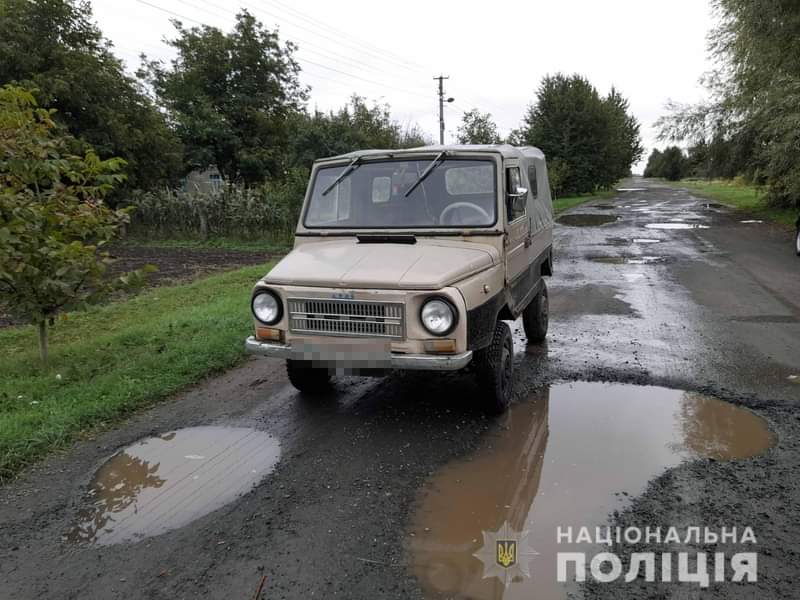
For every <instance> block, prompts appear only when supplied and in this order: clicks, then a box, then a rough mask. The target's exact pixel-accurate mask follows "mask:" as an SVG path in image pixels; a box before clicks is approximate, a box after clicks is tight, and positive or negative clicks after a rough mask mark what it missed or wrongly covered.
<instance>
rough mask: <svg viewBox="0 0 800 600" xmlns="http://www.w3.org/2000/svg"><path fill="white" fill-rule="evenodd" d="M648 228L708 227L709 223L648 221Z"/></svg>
mask: <svg viewBox="0 0 800 600" xmlns="http://www.w3.org/2000/svg"><path fill="white" fill-rule="evenodd" d="M645 227H647V228H648V229H708V225H702V224H701V223H682V222H673V223H648V224H647V225H645Z"/></svg>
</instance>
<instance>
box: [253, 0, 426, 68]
mask: <svg viewBox="0 0 800 600" xmlns="http://www.w3.org/2000/svg"><path fill="white" fill-rule="evenodd" d="M264 1H266V2H267V4H273V5H277V6H280V7H281V8H283V9H284V10H288V11H290V12H292V13H294V14H296V15H298V17H299V18H301V19H303V20H304V21H306V22H309V23H313V24H316V26H317V27H319V28H322V29H326V30H328V31H331V32H333V33H336V34H338V35H340V36H344V37H346V38H348V39H350V40H352V41H353V42H355V43H356V44H358V45H359V46H362V47H364V48H373V49H375V50H377V51H378V52H381V53H383V54H386V55H389V56H394V57H395V58H397V59H399V60H400V61H401V62H404V63H405V64H407V65H416V68H418V69H419V70H420V71H419V72H423V71H422V70H421V69H423V66H422V65H420V64H419V63H415V62H414V61H410V60H408V59H407V58H405V57H403V56H400V55H399V54H395V53H393V52H390V51H388V50H386V49H384V48H380V47H379V46H376V45H374V44H370V43H368V42H365V41H363V40H361V39H359V38H357V37H355V36H353V35H351V34H349V33H348V32H346V31H343V30H341V29H338V28H336V27H332V26H331V25H328V24H327V23H325V22H323V21H320V20H319V19H316V18H314V17H312V16H310V15H308V14H306V13H304V12H302V11H300V10H297V9H295V8H293V7H291V6H289V5H287V4H285V3H283V2H281V1H280V0H264Z"/></svg>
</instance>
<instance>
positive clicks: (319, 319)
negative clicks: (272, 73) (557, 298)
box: [246, 145, 553, 411]
mask: <svg viewBox="0 0 800 600" xmlns="http://www.w3.org/2000/svg"><path fill="white" fill-rule="evenodd" d="M552 229H553V217H552V202H551V200H550V186H549V183H548V179H547V167H546V165H545V158H544V155H543V154H542V152H541V151H539V150H538V149H536V148H532V147H514V146H508V145H492V146H426V147H422V148H412V149H407V150H366V151H359V152H353V153H350V154H345V155H342V156H336V157H333V158H327V159H324V160H320V161H318V162H316V163H315V164H314V167H313V170H312V173H311V181H310V183H309V186H308V191H307V192H306V198H305V202H304V204H303V210H302V213H301V215H300V221H299V223H298V226H297V234H296V238H295V245H294V249H293V250H292V251H291V252H290V253H289V254H288V255H287V256H286V257H285V258H283V260H281V261H280V262H279V263H278V264H277V265H276V266H275V267H274V268H273V269H272V270H271V271H270V272H269V273H268V274H267V275H266V276H265V277H264V278H263V279H261V280H260V281H259V282H258V283H257V284H256V286H255V289H254V290H253V297H252V302H251V307H252V312H253V316H254V318H255V335H254V336H252V337H249V338H248V339H247V341H246V348H247V350H248V351H249V352H251V353H253V354H259V355H263V356H273V357H279V358H285V359H286V361H287V362H286V364H287V370H288V374H289V380H290V381H291V382H292V384H293V385H294V386H295V387H296V388H297V389H299V390H301V391H302V392H306V393H318V392H321V391H323V390H325V389H326V388H327V387H328V386H329V384H330V379H331V376H332V375H334V374H336V373H339V372H358V373H371V372H385V371H386V370H387V369H425V370H442V371H449V370H457V369H462V368H464V367H467V366H468V365H470V366H471V367H473V369H474V370H475V372H476V373H477V379H478V382H479V385H480V387H481V390H482V391H483V393H484V394H485V398H486V403H487V406H488V407H489V408H490V409H492V410H495V411H502V410H503V409H505V408H506V406H508V403H509V401H510V396H511V382H512V375H513V343H512V338H511V329H510V327H509V325H508V324H507V323H506V321H513V320H515V319H517V318H518V317H519V316H520V315H521V316H522V320H523V326H524V330H525V334H526V336H527V339H528V342H529V343H541V342H542V341H544V339H545V335H546V333H547V321H548V302H547V287H546V286H545V282H544V279H543V276H545V275H551V274H552V269H553V266H552V265H553V259H552V240H553V236H552Z"/></svg>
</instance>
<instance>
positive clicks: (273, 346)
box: [244, 336, 472, 371]
mask: <svg viewBox="0 0 800 600" xmlns="http://www.w3.org/2000/svg"><path fill="white" fill-rule="evenodd" d="M244 348H245V350H247V352H249V353H250V354H258V355H259V356H270V357H272V358H286V359H288V358H294V356H293V355H292V347H291V346H290V345H288V344H278V343H274V342H260V341H259V340H257V339H256V338H255V337H253V336H250V337H248V338H247V340H245V343H244ZM389 360H390V363H391V368H392V369H409V370H418V371H457V370H458V369H461V368H463V367H465V366H467V364H469V361H470V360H472V350H467V351H466V352H462V353H461V354H397V353H392V354H391V357H390V359H389Z"/></svg>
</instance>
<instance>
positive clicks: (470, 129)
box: [457, 108, 503, 144]
mask: <svg viewBox="0 0 800 600" xmlns="http://www.w3.org/2000/svg"><path fill="white" fill-rule="evenodd" d="M457 139H458V143H459V144H500V143H502V141H503V140H502V138H501V137H500V134H499V133H498V132H497V125H496V124H495V123H494V121H492V115H491V114H490V113H482V112H480V111H479V110H478V109H477V108H473V109H472V110H469V111H467V112H465V113H464V116H463V117H462V118H461V125H459V126H458V137H457Z"/></svg>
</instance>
